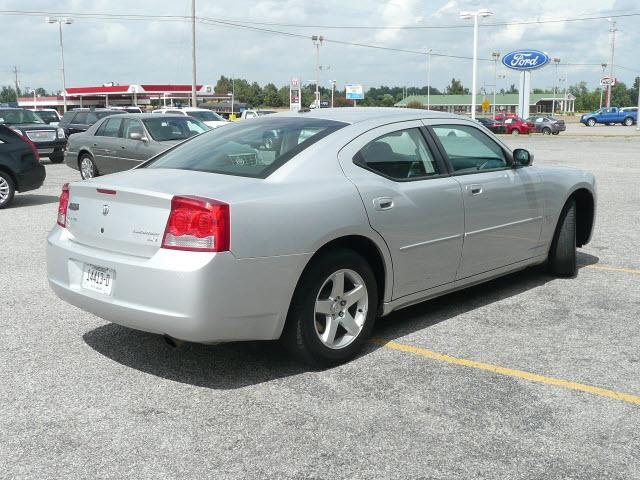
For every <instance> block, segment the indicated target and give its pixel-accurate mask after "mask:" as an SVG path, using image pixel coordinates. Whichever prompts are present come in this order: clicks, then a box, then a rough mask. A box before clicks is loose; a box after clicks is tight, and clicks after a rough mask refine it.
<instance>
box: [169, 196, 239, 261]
mask: <svg viewBox="0 0 640 480" xmlns="http://www.w3.org/2000/svg"><path fill="white" fill-rule="evenodd" d="M229 238H230V224H229V205H227V204H226V203H223V202H220V201H218V200H211V199H209V198H202V197H194V196H183V197H173V199H172V200H171V213H170V214H169V219H168V220H167V227H166V228H165V231H164V238H163V239H162V248H171V249H174V250H192V251H200V252H226V251H228V250H229Z"/></svg>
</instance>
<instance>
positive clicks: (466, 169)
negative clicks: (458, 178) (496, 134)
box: [433, 125, 509, 173]
mask: <svg viewBox="0 0 640 480" xmlns="http://www.w3.org/2000/svg"><path fill="white" fill-rule="evenodd" d="M433 131H434V133H435V134H436V137H438V140H440V143H441V145H442V147H443V148H444V150H445V152H446V154H447V157H448V158H449V163H450V164H451V167H452V168H453V170H454V172H456V173H473V172H478V171H486V170H497V169H502V168H506V167H508V166H509V164H508V162H507V157H506V155H505V152H504V150H503V149H502V148H501V147H500V145H498V144H497V143H496V142H494V141H493V140H491V138H489V137H488V136H487V135H485V134H484V133H482V132H481V131H480V130H478V129H477V128H474V127H469V126H467V125H438V126H434V127H433Z"/></svg>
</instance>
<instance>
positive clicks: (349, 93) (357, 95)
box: [345, 85, 364, 100]
mask: <svg viewBox="0 0 640 480" xmlns="http://www.w3.org/2000/svg"><path fill="white" fill-rule="evenodd" d="M345 91H346V97H347V100H362V99H364V90H363V89H362V85H346V86H345Z"/></svg>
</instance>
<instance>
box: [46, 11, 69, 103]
mask: <svg viewBox="0 0 640 480" xmlns="http://www.w3.org/2000/svg"><path fill="white" fill-rule="evenodd" d="M44 21H45V22H46V23H51V24H53V23H57V24H58V33H59V38H60V58H61V60H62V101H63V105H64V106H63V108H64V113H67V79H66V76H65V73H64V43H63V42H62V24H63V23H64V24H65V25H71V24H72V23H73V20H72V19H71V18H67V17H65V18H50V17H46V18H45V19H44Z"/></svg>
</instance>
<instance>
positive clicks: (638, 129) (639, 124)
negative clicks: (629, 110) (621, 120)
mask: <svg viewBox="0 0 640 480" xmlns="http://www.w3.org/2000/svg"><path fill="white" fill-rule="evenodd" d="M637 80H638V112H640V77H637ZM636 132H640V119H638V118H637V116H636Z"/></svg>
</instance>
